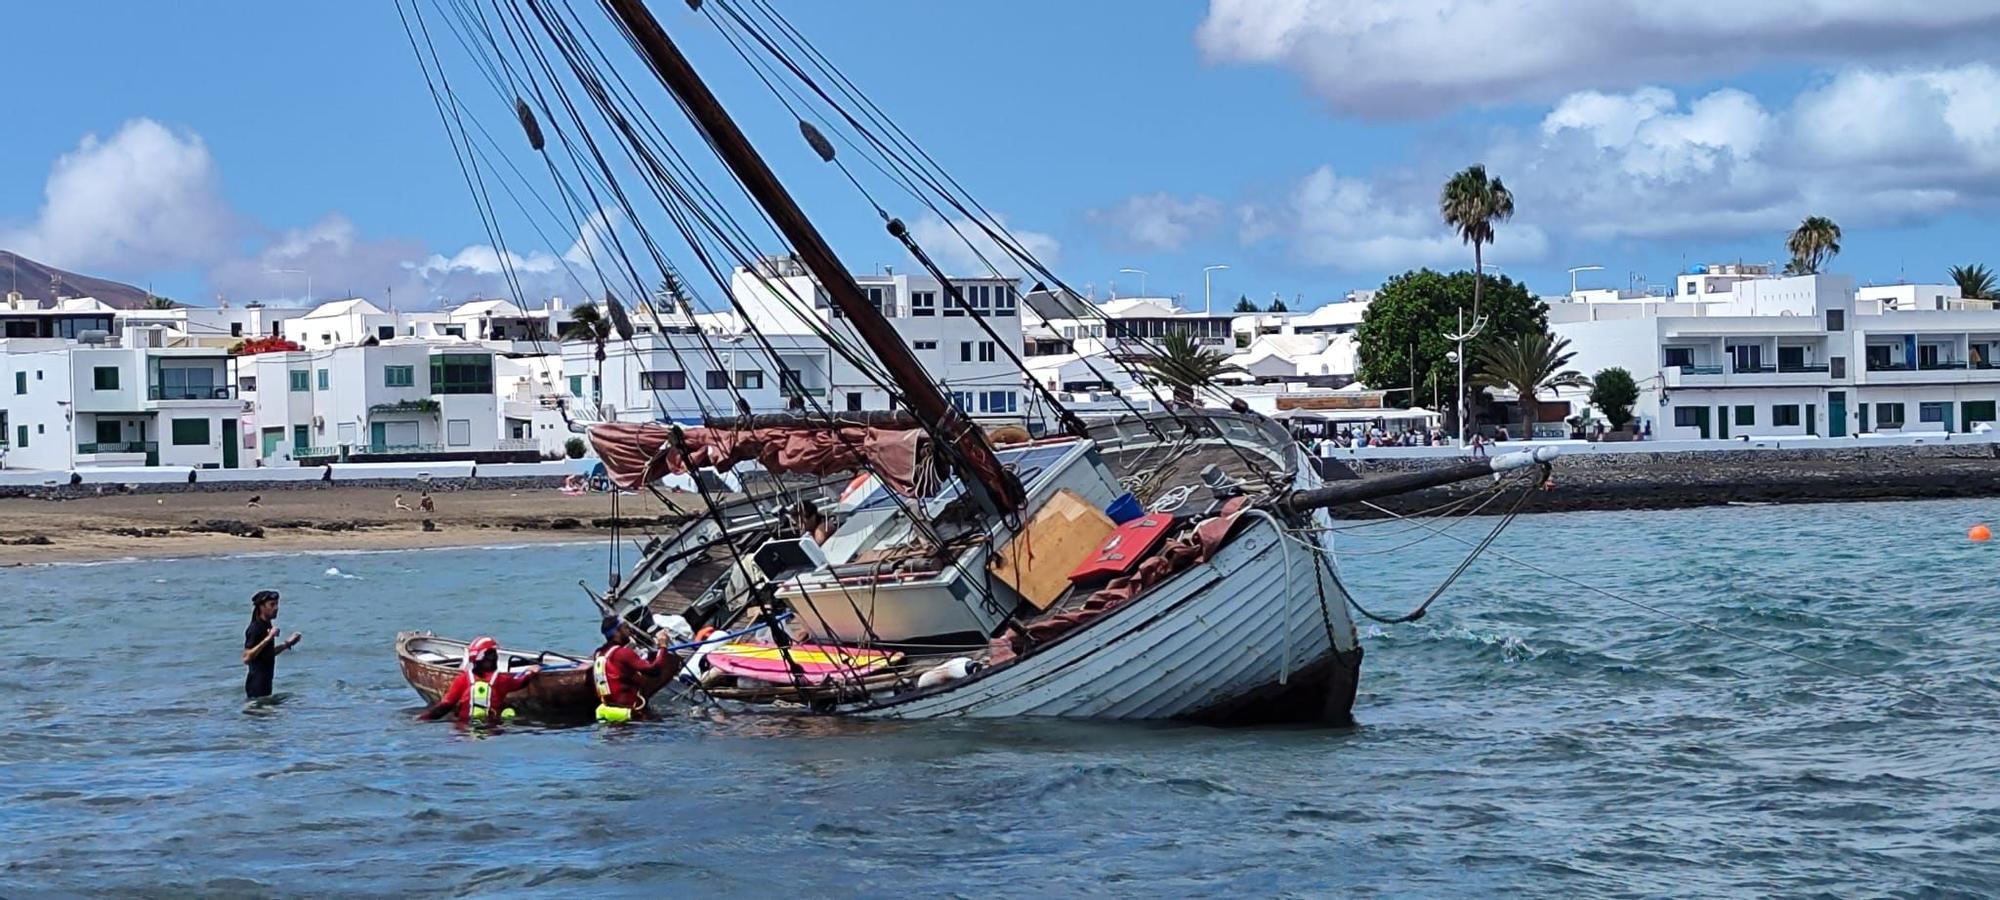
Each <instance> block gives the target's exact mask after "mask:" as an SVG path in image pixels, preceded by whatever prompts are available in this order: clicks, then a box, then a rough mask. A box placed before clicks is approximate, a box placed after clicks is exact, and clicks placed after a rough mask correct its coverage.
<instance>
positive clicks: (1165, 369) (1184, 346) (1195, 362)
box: [1135, 331, 1243, 403]
mask: <svg viewBox="0 0 2000 900" xmlns="http://www.w3.org/2000/svg"><path fill="white" fill-rule="evenodd" d="M1135 362H1137V363H1138V364H1139V367H1140V368H1143V369H1145V370H1146V371H1147V372H1148V373H1150V374H1151V375H1152V376H1153V378H1154V379H1155V380H1157V381H1159V382H1160V383H1162V384H1166V385H1169V386H1171V387H1172V388H1173V389H1174V399H1175V400H1176V401H1179V402H1181V403H1193V402H1194V392H1195V389H1197V388H1202V387H1207V386H1208V385H1209V384H1211V383H1213V382H1214V381H1215V379H1216V377H1217V376H1221V375H1228V374H1231V373H1236V372H1242V371H1243V367H1242V366H1239V365H1236V364H1235V363H1232V362H1230V361H1229V354H1227V353H1224V352H1222V351H1220V350H1204V349H1202V348H1200V347H1198V346H1196V345H1195V342H1194V338H1192V337H1190V336H1188V333H1187V332H1185V331H1170V332H1168V333H1167V336H1166V337H1163V338H1161V339H1160V343H1159V350H1158V352H1156V353H1152V354H1150V355H1147V356H1142V357H1139V358H1138V359H1137V360H1135Z"/></svg>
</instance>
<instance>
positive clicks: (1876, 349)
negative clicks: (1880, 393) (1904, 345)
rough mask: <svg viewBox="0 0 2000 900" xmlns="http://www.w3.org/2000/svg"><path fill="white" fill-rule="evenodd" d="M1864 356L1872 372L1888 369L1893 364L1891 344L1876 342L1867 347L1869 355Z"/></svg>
mask: <svg viewBox="0 0 2000 900" xmlns="http://www.w3.org/2000/svg"><path fill="white" fill-rule="evenodd" d="M1862 358H1863V359H1864V360H1866V362H1867V365H1868V371H1870V372H1875V371H1879V370H1882V369H1887V368H1889V366H1890V365H1891V364H1890V362H1889V345H1887V344H1875V345H1873V346H1870V347H1869V348H1868V349H1867V355H1866V356H1864V357H1862Z"/></svg>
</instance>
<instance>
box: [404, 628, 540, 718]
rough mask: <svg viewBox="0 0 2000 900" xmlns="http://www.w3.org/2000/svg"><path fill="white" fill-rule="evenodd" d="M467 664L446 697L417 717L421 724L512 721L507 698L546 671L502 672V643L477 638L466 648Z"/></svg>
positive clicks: (536, 668)
mask: <svg viewBox="0 0 2000 900" xmlns="http://www.w3.org/2000/svg"><path fill="white" fill-rule="evenodd" d="M465 663H466V664H465V666H464V667H462V668H460V669H459V672H458V677H457V678H455V679H452V682H451V687H450V688H449V689H447V690H446V691H445V694H444V697H443V698H441V699H439V700H438V702H437V703H436V704H435V705H433V706H431V707H430V708H429V709H426V710H424V711H423V712H421V713H419V714H417V719H418V720H420V721H425V722H433V721H436V720H438V719H442V718H444V717H445V715H446V714H449V713H455V714H456V715H457V716H458V721H459V722H460V723H461V724H463V723H473V724H479V725H491V724H493V723H495V722H499V721H502V720H505V719H511V718H513V717H514V710H512V709H510V708H508V706H507V695H508V694H511V693H513V692H515V691H517V690H520V689H521V688H523V687H526V686H527V685H528V683H529V682H531V681H534V680H535V676H536V675H539V674H541V671H542V667H541V666H529V667H527V668H525V669H522V670H521V671H519V672H501V671H500V642H499V641H496V640H494V639H492V638H490V637H479V638H474V639H473V641H472V643H470V644H468V645H466V647H465Z"/></svg>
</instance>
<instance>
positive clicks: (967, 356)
mask: <svg viewBox="0 0 2000 900" xmlns="http://www.w3.org/2000/svg"><path fill="white" fill-rule="evenodd" d="M958 361H959V362H971V361H972V342H971V341H959V342H958Z"/></svg>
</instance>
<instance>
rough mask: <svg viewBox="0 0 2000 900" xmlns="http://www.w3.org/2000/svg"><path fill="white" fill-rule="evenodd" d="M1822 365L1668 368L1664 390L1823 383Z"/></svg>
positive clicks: (1826, 371)
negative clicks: (1665, 388) (1667, 388)
mask: <svg viewBox="0 0 2000 900" xmlns="http://www.w3.org/2000/svg"><path fill="white" fill-rule="evenodd" d="M1830 374H1831V370H1830V369H1829V368H1828V367H1827V366H1825V365H1783V366H1777V365H1756V366H1738V365H1735V364H1734V363H1733V362H1732V363H1730V364H1728V365H1719V366H1668V367H1667V368H1666V370H1665V375H1666V382H1667V387H1670V388H1675V387H1779V386H1784V385H1816V384H1825V383H1826V382H1827V380H1828V377H1829V375H1830Z"/></svg>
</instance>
